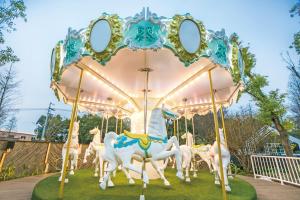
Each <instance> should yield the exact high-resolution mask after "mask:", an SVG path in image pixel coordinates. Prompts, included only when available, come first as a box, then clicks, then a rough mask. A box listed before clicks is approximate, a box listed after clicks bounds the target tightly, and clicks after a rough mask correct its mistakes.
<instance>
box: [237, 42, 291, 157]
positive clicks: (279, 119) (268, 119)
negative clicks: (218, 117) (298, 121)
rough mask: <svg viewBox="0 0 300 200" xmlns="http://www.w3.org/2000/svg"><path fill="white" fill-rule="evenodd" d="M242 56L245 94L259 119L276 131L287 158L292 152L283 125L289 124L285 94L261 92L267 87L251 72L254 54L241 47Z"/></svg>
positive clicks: (286, 131) (254, 62) (265, 79)
mask: <svg viewBox="0 0 300 200" xmlns="http://www.w3.org/2000/svg"><path fill="white" fill-rule="evenodd" d="M241 53H242V56H243V60H244V64H245V72H244V73H245V74H244V75H245V92H246V93H248V94H249V95H250V96H251V97H252V99H253V100H254V102H255V104H256V105H257V106H258V111H259V113H258V117H259V119H260V120H261V121H262V122H263V123H265V124H268V125H271V124H273V125H274V127H275V129H276V130H277V131H278V133H279V135H280V139H281V143H282V145H283V146H284V150H285V153H286V155H287V156H292V155H293V153H292V150H291V148H290V145H289V140H288V130H287V128H286V127H285V124H287V123H288V122H289V119H287V118H286V113H287V110H286V108H285V105H284V101H285V97H286V94H282V93H280V92H279V90H278V89H276V90H271V91H269V92H265V91H263V88H264V87H266V86H268V84H269V83H268V81H267V78H266V77H265V76H262V75H259V74H255V73H253V72H252V69H253V68H254V66H255V64H256V59H255V56H254V54H252V53H250V52H249V47H242V51H241Z"/></svg>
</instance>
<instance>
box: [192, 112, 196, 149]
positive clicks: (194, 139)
mask: <svg viewBox="0 0 300 200" xmlns="http://www.w3.org/2000/svg"><path fill="white" fill-rule="evenodd" d="M192 129H193V145H194V144H196V137H195V125H194V115H193V116H192Z"/></svg>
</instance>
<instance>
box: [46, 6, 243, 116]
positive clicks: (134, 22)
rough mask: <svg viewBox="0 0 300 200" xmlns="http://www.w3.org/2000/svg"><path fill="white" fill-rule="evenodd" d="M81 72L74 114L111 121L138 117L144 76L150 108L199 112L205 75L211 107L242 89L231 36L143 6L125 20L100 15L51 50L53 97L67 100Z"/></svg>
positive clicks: (204, 105)
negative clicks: (114, 117)
mask: <svg viewBox="0 0 300 200" xmlns="http://www.w3.org/2000/svg"><path fill="white" fill-rule="evenodd" d="M81 69H83V70H84V74H83V79H82V85H81V91H82V92H81V96H80V99H79V106H80V109H84V110H87V111H90V112H101V111H109V112H110V113H111V114H113V115H118V116H124V115H130V114H132V113H134V112H137V111H141V110H142V109H143V103H144V91H145V71H147V70H148V71H150V72H149V83H148V89H149V92H148V99H149V100H148V104H149V105H148V107H149V108H150V109H152V108H155V107H159V106H161V105H165V106H167V107H169V108H171V109H173V110H175V111H178V112H179V113H182V111H183V110H185V111H187V112H188V113H190V114H195V113H198V114H206V113H207V112H209V111H210V110H211V107H210V104H211V97H210V87H209V79H208V73H207V72H208V71H209V70H211V74H212V80H213V87H214V92H215V98H216V103H217V105H224V106H229V105H230V104H231V103H232V102H234V101H235V100H236V98H237V95H238V93H239V91H240V90H242V88H243V87H242V85H243V84H242V81H241V80H243V73H244V62H243V58H242V54H241V51H240V47H239V42H238V39H237V35H236V34H232V35H231V36H230V37H227V36H226V35H225V31H224V30H221V31H216V32H214V31H210V30H209V31H208V30H206V29H205V27H204V25H203V23H202V22H201V21H198V20H196V19H194V18H193V17H192V16H191V15H189V14H185V15H175V16H174V17H173V18H165V17H159V16H157V15H156V14H154V13H151V12H150V11H149V9H148V8H147V9H143V11H142V12H141V13H138V14H136V15H135V16H134V17H127V18H121V17H119V16H118V15H110V14H107V13H103V14H102V15H101V16H100V17H99V18H98V19H96V20H94V21H92V22H91V23H90V25H89V27H88V28H86V29H81V30H78V31H77V30H73V29H71V28H70V29H69V31H68V34H67V36H66V39H65V40H63V41H59V42H58V43H57V45H56V46H55V48H54V49H53V51H52V58H51V80H52V83H51V87H52V89H53V90H54V91H55V93H56V96H57V97H58V98H59V99H63V100H64V101H65V102H66V103H73V102H74V100H75V96H76V90H77V85H78V81H79V74H80V70H81Z"/></svg>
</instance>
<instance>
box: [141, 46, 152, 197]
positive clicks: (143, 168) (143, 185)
mask: <svg viewBox="0 0 300 200" xmlns="http://www.w3.org/2000/svg"><path fill="white" fill-rule="evenodd" d="M146 63H147V62H146V52H145V66H146ZM140 71H141V72H145V73H146V76H145V89H144V90H143V92H144V134H147V114H148V113H147V112H148V92H149V88H148V83H149V72H151V71H152V69H150V68H149V67H147V66H146V67H145V68H142V69H140ZM146 156H147V155H146ZM145 168H146V160H145V158H143V162H142V174H141V179H142V180H143V178H144V177H143V172H144V171H145ZM142 183H143V182H142ZM145 188H146V183H143V184H142V193H141V195H140V200H144V199H145V194H144V193H145V191H144V190H145Z"/></svg>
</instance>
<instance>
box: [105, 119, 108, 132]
mask: <svg viewBox="0 0 300 200" xmlns="http://www.w3.org/2000/svg"><path fill="white" fill-rule="evenodd" d="M108 120H109V117H108V115H106V127H105V134H106V133H107V131H108Z"/></svg>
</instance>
